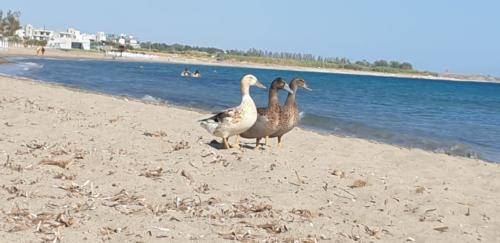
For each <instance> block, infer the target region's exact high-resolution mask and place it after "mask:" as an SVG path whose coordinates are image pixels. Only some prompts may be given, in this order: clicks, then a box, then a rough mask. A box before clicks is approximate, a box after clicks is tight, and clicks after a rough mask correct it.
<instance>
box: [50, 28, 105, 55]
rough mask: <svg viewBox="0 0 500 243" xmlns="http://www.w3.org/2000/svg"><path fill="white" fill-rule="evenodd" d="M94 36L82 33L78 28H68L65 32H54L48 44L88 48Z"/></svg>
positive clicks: (67, 47)
mask: <svg viewBox="0 0 500 243" xmlns="http://www.w3.org/2000/svg"><path fill="white" fill-rule="evenodd" d="M92 38H93V39H94V40H95V36H94V37H93V36H92V35H88V34H82V33H81V32H80V31H79V30H76V29H73V28H68V30H67V31H66V32H56V34H54V35H53V36H52V38H51V39H50V40H49V42H48V46H49V47H52V48H60V49H82V50H90V41H91V39H92Z"/></svg>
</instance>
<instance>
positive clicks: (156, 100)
mask: <svg viewBox="0 0 500 243" xmlns="http://www.w3.org/2000/svg"><path fill="white" fill-rule="evenodd" d="M141 100H143V101H146V102H152V103H165V101H164V100H163V99H160V98H157V97H154V96H151V95H144V96H143V97H142V98H141Z"/></svg>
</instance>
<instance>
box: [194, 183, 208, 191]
mask: <svg viewBox="0 0 500 243" xmlns="http://www.w3.org/2000/svg"><path fill="white" fill-rule="evenodd" d="M208 190H209V189H208V184H206V183H201V184H200V186H198V187H197V188H195V189H194V191H195V192H198V193H207V191H208Z"/></svg>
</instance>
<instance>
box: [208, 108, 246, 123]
mask: <svg viewBox="0 0 500 243" xmlns="http://www.w3.org/2000/svg"><path fill="white" fill-rule="evenodd" d="M209 120H212V121H215V122H217V123H225V122H235V121H237V120H241V111H240V110H239V109H238V108H231V109H227V110H224V111H221V112H219V113H217V114H215V115H214V116H211V117H209V118H206V119H203V120H200V121H209Z"/></svg>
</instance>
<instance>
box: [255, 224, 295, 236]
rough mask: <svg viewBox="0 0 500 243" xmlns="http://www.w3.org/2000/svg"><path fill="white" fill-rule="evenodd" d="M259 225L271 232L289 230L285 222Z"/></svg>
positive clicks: (278, 232) (277, 232) (276, 232)
mask: <svg viewBox="0 0 500 243" xmlns="http://www.w3.org/2000/svg"><path fill="white" fill-rule="evenodd" d="M257 227H258V228H261V229H264V230H266V231H267V232H268V233H270V234H280V233H285V232H287V231H288V227H287V226H286V225H285V224H279V223H278V222H272V223H266V224H260V225H257Z"/></svg>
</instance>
